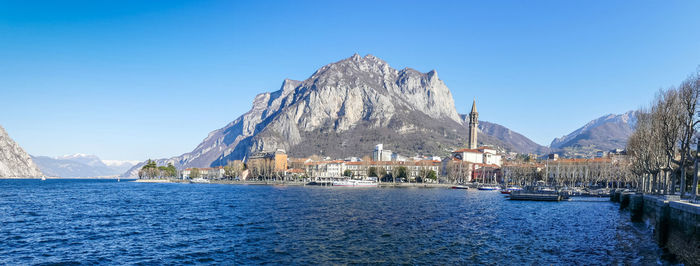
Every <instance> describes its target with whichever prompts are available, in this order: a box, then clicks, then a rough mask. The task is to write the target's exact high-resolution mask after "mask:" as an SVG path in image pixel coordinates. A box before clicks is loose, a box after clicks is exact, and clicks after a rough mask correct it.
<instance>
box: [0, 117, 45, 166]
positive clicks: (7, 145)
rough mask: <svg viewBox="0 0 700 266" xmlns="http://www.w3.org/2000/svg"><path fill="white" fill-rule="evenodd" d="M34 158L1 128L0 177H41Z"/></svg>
mask: <svg viewBox="0 0 700 266" xmlns="http://www.w3.org/2000/svg"><path fill="white" fill-rule="evenodd" d="M42 175H43V174H42V173H41V171H40V170H39V168H38V167H37V166H36V164H35V163H34V161H32V158H31V157H30V156H29V154H27V153H26V152H25V151H24V149H22V147H20V146H19V145H18V144H17V143H16V142H15V141H14V140H12V138H10V136H9V135H8V134H7V131H5V128H3V127H2V126H0V177H30V178H34V177H41V176H42Z"/></svg>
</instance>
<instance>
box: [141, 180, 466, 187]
mask: <svg viewBox="0 0 700 266" xmlns="http://www.w3.org/2000/svg"><path fill="white" fill-rule="evenodd" d="M208 181H209V182H191V181H189V180H182V179H136V180H132V181H130V182H136V183H181V184H219V185H261V186H306V184H307V183H308V182H294V181H284V182H281V181H268V182H265V181H232V180H208ZM452 186H454V185H453V184H435V183H390V182H385V183H379V184H378V185H377V187H381V188H450V187H452Z"/></svg>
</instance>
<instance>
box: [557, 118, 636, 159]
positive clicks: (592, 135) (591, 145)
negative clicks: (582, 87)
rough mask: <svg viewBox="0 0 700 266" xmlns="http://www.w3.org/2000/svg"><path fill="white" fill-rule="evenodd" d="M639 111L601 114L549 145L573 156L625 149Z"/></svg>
mask: <svg viewBox="0 0 700 266" xmlns="http://www.w3.org/2000/svg"><path fill="white" fill-rule="evenodd" d="M636 114H637V111H629V112H626V113H624V114H618V115H615V114H609V115H604V116H601V117H599V118H597V119H595V120H593V121H591V122H588V123H587V124H586V125H584V126H582V127H581V128H579V129H577V130H575V131H574V132H571V133H569V134H568V135H565V136H562V137H560V138H555V139H554V140H553V141H552V143H551V144H550V145H549V146H550V148H552V149H553V150H555V151H558V152H559V153H561V154H564V155H566V156H571V157H581V156H582V157H586V156H590V155H593V154H594V153H595V152H596V151H598V150H603V151H607V150H611V149H618V148H619V149H624V148H625V146H626V145H627V139H628V138H629V136H630V135H631V134H632V132H634V127H635V125H636V123H637V118H636Z"/></svg>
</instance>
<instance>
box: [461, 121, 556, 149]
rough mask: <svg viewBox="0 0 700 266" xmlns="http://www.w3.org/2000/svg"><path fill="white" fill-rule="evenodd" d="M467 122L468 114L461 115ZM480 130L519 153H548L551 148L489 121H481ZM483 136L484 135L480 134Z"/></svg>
mask: <svg viewBox="0 0 700 266" xmlns="http://www.w3.org/2000/svg"><path fill="white" fill-rule="evenodd" d="M461 116H462V117H464V119H465V123H469V121H468V120H466V119H468V116H467V115H461ZM479 131H480V132H481V133H483V135H484V136H483V137H492V138H495V139H497V140H498V141H499V142H501V143H502V147H504V148H506V149H507V150H510V151H514V152H518V153H534V154H546V153H548V152H549V148H547V147H545V146H542V145H539V144H537V143H535V142H534V141H532V140H531V139H529V138H527V137H525V136H523V135H522V134H520V133H518V132H515V131H512V130H510V129H508V128H507V127H504V126H501V125H499V124H496V123H491V122H488V121H479ZM479 137H480V138H481V137H482V135H481V134H480V135H479Z"/></svg>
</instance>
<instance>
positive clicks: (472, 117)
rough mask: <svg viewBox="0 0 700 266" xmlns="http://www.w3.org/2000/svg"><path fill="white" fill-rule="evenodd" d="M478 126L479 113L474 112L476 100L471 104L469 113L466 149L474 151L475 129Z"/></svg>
mask: <svg viewBox="0 0 700 266" xmlns="http://www.w3.org/2000/svg"><path fill="white" fill-rule="evenodd" d="M478 126H479V113H478V112H477V111H476V99H474V103H472V111H471V112H469V144H468V146H467V148H470V149H476V145H477V144H476V137H477V132H476V131H477V128H478Z"/></svg>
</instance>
